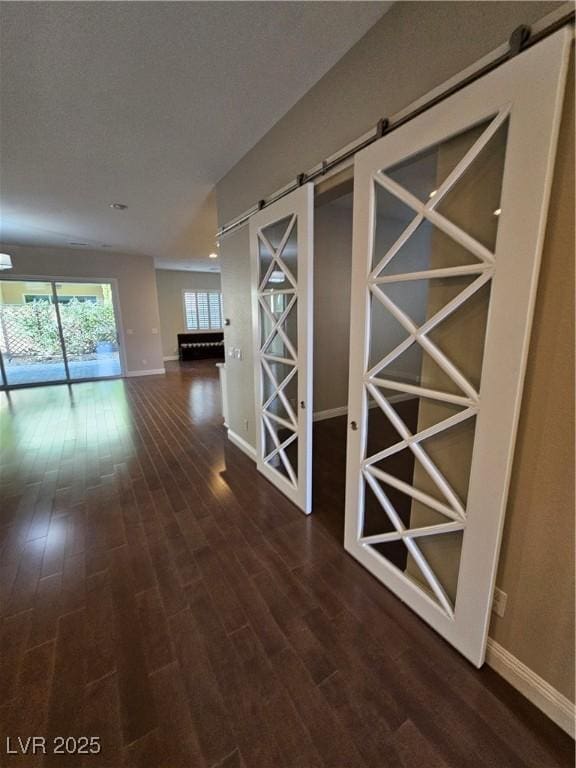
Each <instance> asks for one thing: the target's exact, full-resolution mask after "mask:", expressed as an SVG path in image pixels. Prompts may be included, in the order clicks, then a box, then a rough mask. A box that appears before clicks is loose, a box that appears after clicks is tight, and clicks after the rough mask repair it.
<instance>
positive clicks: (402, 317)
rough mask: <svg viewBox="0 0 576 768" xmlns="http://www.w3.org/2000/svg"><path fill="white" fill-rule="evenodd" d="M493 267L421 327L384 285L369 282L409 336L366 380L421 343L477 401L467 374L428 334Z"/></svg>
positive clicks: (455, 381) (378, 364)
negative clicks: (464, 373)
mask: <svg viewBox="0 0 576 768" xmlns="http://www.w3.org/2000/svg"><path fill="white" fill-rule="evenodd" d="M492 274H493V271H492V269H487V270H484V271H482V273H481V274H480V275H479V276H478V277H477V278H476V280H474V282H472V283H471V284H470V285H468V286H467V287H466V288H464V289H463V290H462V291H461V292H460V293H459V294H458V295H457V296H455V297H454V298H453V299H452V300H451V301H449V302H448V303H447V304H445V305H444V306H443V307H442V308H441V309H439V310H438V311H437V312H436V313H435V314H434V315H433V316H432V317H430V318H429V319H428V320H426V322H425V323H423V324H422V325H420V326H418V325H416V323H415V322H414V321H413V320H412V318H411V317H410V316H409V315H407V314H406V313H405V312H404V311H403V310H402V309H401V308H400V307H399V306H398V305H397V304H395V303H394V302H393V301H392V299H390V298H389V297H388V296H387V295H386V294H385V293H384V292H383V291H382V289H381V288H379V287H378V286H377V285H374V284H372V283H369V288H370V291H371V292H372V294H373V295H374V296H375V297H376V299H378V301H380V303H381V304H383V305H384V306H385V307H386V309H388V311H389V312H390V314H391V315H393V317H395V318H396V320H398V322H399V323H400V324H401V325H402V327H403V328H404V329H405V330H406V331H407V333H408V336H407V338H406V339H404V341H402V342H401V343H400V344H398V345H397V346H396V347H395V348H394V349H393V350H392V351H391V352H389V353H388V354H387V355H386V356H385V357H384V358H382V360H380V361H379V362H378V363H377V364H376V365H375V366H373V367H372V368H371V369H370V370H369V371H368V372H367V373H366V375H365V379H366V380H371V379H373V378H374V377H375V376H377V374H378V373H379V372H380V371H382V369H384V368H386V367H387V366H388V365H390V363H392V362H393V361H394V360H395V359H396V358H397V357H398V356H399V355H401V354H402V353H403V352H404V351H406V350H407V349H408V348H409V347H410V346H412V344H414V343H416V342H417V343H418V344H420V346H421V347H422V348H423V349H424V350H425V351H426V352H427V353H428V354H429V355H430V357H431V358H432V359H433V360H434V362H436V363H437V364H438V365H439V367H440V368H441V369H442V370H443V371H444V373H446V375H447V376H448V377H449V378H450V379H451V380H452V381H453V382H454V383H455V384H456V385H457V387H458V388H459V389H460V390H461V391H462V392H463V393H465V394H466V396H467V397H468V398H470V400H472V401H473V402H478V393H477V392H476V390H475V388H474V387H473V386H472V384H471V383H470V382H469V381H468V379H466V377H465V376H464V375H463V374H462V373H461V372H460V371H459V370H458V368H456V366H455V365H454V363H452V361H451V360H450V358H449V357H448V356H447V355H445V354H444V353H443V352H442V351H441V350H440V349H439V348H438V347H437V346H436V344H434V342H433V341H431V339H429V338H428V337H427V334H428V333H429V332H430V331H432V330H433V329H434V328H436V326H437V325H439V324H440V323H441V322H442V321H443V320H445V319H446V318H447V317H449V316H450V315H451V314H452V313H453V312H455V311H456V310H457V309H458V307H460V306H461V305H462V304H464V302H466V301H467V300H468V299H469V298H470V297H471V296H473V295H474V294H475V293H476V292H477V291H478V290H479V289H480V288H482V286H483V285H484V284H485V283H487V282H488V281H489V280H490V279H491V278H492Z"/></svg>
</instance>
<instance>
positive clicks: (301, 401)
mask: <svg viewBox="0 0 576 768" xmlns="http://www.w3.org/2000/svg"><path fill="white" fill-rule="evenodd" d="M300 408H302V410H304V409H305V408H306V403H305V402H304V400H300Z"/></svg>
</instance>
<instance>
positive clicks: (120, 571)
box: [110, 547, 158, 745]
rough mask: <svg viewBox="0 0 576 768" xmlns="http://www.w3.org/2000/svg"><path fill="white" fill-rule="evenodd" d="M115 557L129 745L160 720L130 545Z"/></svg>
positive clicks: (114, 581)
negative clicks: (142, 628) (151, 679)
mask: <svg viewBox="0 0 576 768" xmlns="http://www.w3.org/2000/svg"><path fill="white" fill-rule="evenodd" d="M111 561H112V564H111V572H110V576H111V581H110V584H111V593H112V605H113V610H114V626H115V628H116V633H115V644H114V647H115V655H116V670H117V674H118V687H119V690H120V712H121V718H122V731H123V734H124V744H126V745H127V744H131V743H132V742H134V741H137V740H138V739H140V738H142V737H143V736H145V735H146V734H147V733H149V732H150V731H151V730H153V729H154V728H156V726H157V724H158V722H157V715H156V709H155V707H154V702H153V698H152V691H151V688H150V684H149V681H148V670H147V669H146V661H145V656H144V649H143V647H142V630H141V627H140V623H139V620H138V613H137V607H136V598H135V595H134V591H133V583H132V580H131V575H130V571H129V566H128V555H127V551H126V548H125V547H121V548H120V549H116V550H114V551H113V552H112V554H111Z"/></svg>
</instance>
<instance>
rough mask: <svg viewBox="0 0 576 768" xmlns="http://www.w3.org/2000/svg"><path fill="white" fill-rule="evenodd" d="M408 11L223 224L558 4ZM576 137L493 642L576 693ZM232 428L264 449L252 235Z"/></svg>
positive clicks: (246, 175)
mask: <svg viewBox="0 0 576 768" xmlns="http://www.w3.org/2000/svg"><path fill="white" fill-rule="evenodd" d="M559 5H560V4H559V3H541V2H520V3H515V2H506V3H504V2H501V3H493V2H473V3H446V2H428V3H418V2H398V3H396V4H395V5H394V6H393V8H392V9H391V10H390V12H389V13H388V14H386V16H385V17H384V18H383V19H382V21H380V22H378V24H376V25H375V26H374V27H373V28H372V30H370V31H369V32H368V34H367V35H366V36H365V37H364V38H363V39H362V40H361V41H360V42H359V43H358V44H357V45H356V46H354V47H353V48H352V49H351V50H350V52H349V53H348V54H347V55H346V56H345V57H344V58H343V59H341V61H340V62H339V63H338V64H337V65H336V66H335V67H334V68H333V69H332V70H331V71H330V72H329V73H328V74H327V75H326V76H325V77H324V78H323V79H322V80H321V81H320V82H319V83H318V84H317V85H316V86H315V87H314V88H312V89H311V90H310V91H309V93H308V94H307V95H306V96H304V98H303V99H301V100H300V102H298V104H296V105H295V106H294V107H293V108H292V109H291V110H290V111H289V112H288V113H287V114H286V115H285V117H284V118H282V119H281V120H280V121H279V122H278V123H277V124H276V125H275V126H274V128H273V129H272V130H271V131H270V132H269V133H268V134H267V135H266V136H265V137H264V138H263V139H262V140H261V141H260V142H258V144H256V146H255V147H254V149H253V150H251V152H249V153H248V154H247V155H246V156H245V157H244V158H243V159H242V160H241V161H240V163H238V165H237V166H236V167H235V168H234V169H232V171H230V173H229V174H228V175H227V176H226V177H224V179H223V180H222V181H221V182H220V183H219V185H218V187H217V197H218V209H219V222H220V223H221V224H223V223H225V222H226V221H227V220H229V219H230V218H232V217H233V216H235V215H238V214H239V213H241V212H242V211H243V210H245V209H246V208H248V207H250V206H251V205H253V204H254V203H255V202H256V201H257V200H258V199H260V198H262V197H265V196H266V195H268V194H270V193H271V192H273V191H274V190H275V189H277V188H279V187H280V186H282V185H283V184H286V183H287V182H288V181H290V180H291V179H293V178H295V176H296V174H297V173H299V172H300V171H302V170H304V169H306V168H308V167H311V166H312V165H314V164H315V163H317V162H318V161H319V160H320V159H321V158H322V157H325V156H327V155H329V154H330V153H332V152H335V151H337V150H338V149H339V148H340V147H341V146H343V145H345V144H346V143H347V142H349V141H352V140H354V139H355V138H356V137H357V136H358V135H360V134H362V133H363V132H365V131H366V130H368V129H369V128H370V127H371V126H372V125H374V124H375V123H376V121H377V120H378V118H380V117H383V116H386V115H389V114H394V113H395V112H397V111H399V110H401V109H402V108H404V107H405V106H406V105H408V104H409V103H410V102H412V101H413V100H415V99H416V98H418V97H419V96H422V95H424V94H425V93H426V92H427V91H429V90H430V89H431V88H433V87H434V86H436V85H438V84H439V83H441V82H443V81H444V80H446V79H447V78H449V77H451V76H452V75H454V74H456V73H457V72H459V71H460V70H462V69H463V68H465V67H466V66H468V65H470V64H472V63H473V62H474V61H476V60H477V59H479V58H480V57H481V56H483V55H484V54H486V53H488V52H489V51H490V50H492V49H493V48H495V47H496V46H498V45H499V44H501V43H502V42H504V41H505V40H506V39H507V38H508V37H509V35H510V32H511V31H512V30H513V29H514V28H515V27H516V26H517V25H518V24H522V23H527V24H530V23H533V22H534V21H535V20H537V19H539V18H541V17H542V16H544V15H545V14H546V13H549V12H550V11H552V10H554V9H555V8H556V7H558V6H559ZM571 142H573V124H572V127H570V126H568V127H566V124H565V127H564V131H563V138H562V143H561V147H560V156H559V164H558V169H557V174H556V181H555V187H554V194H553V200H552V209H551V213H550V219H549V227H548V239H547V244H546V249H545V253H544V263H543V271H542V278H541V281H540V288H539V294H538V303H537V307H536V317H535V329H534V335H533V340H532V345H531V355H530V360H529V368H528V376H527V382H526V393H525V398H524V406H523V411H522V417H521V423H520V430H519V436H518V446H517V452H516V461H515V469H514V473H513V478H512V485H511V491H510V502H509V510H508V517H507V521H506V527H505V531H504V541H503V550H502V557H501V564H500V570H499V574H498V580H497V583H498V585H499V586H500V587H501V588H502V589H503V590H505V591H506V592H507V593H508V607H507V613H506V615H505V617H504V618H503V619H499V618H496V617H495V618H494V619H493V623H492V627H491V636H492V637H494V638H495V639H496V640H497V641H498V642H499V643H501V644H502V645H503V646H504V647H505V648H506V649H508V650H509V651H510V652H511V653H513V654H514V655H515V656H516V657H517V658H518V659H520V661H522V662H524V663H525V664H527V665H528V666H529V667H531V668H532V669H533V670H534V671H535V672H537V673H538V674H539V675H541V676H542V677H543V678H544V679H545V680H547V681H549V682H550V683H551V684H552V685H554V686H555V687H556V688H557V689H558V690H559V691H561V692H562V693H564V694H565V695H566V696H568V697H569V698H571V699H572V700H573V698H574V687H573V680H574V666H573V659H574V642H573V640H574V626H573V620H574V619H573V616H574V579H573V575H574V517H573V515H574V488H573V483H572V478H573V439H572V438H573V434H572V432H573V426H572V425H573V410H572V408H573V349H574V346H573V328H572V321H573V314H574V310H573V259H574V252H573V245H574V234H573V221H572V219H571V216H572V211H573V204H574V201H573V185H574V182H573V177H571V173H573V156H572V155H571V146H572V144H571ZM221 257H222V285H223V292H224V305H225V312H226V315H227V316H228V317H230V319H231V326H230V328H228V329H227V330H226V339H227V343H228V344H233V345H234V346H238V347H241V348H242V349H243V352H244V358H243V360H234V361H229V363H230V364H229V365H228V368H229V371H228V376H229V391H230V399H229V407H230V426H231V428H232V429H233V430H234V431H236V432H237V433H238V434H240V435H242V436H243V437H244V438H245V439H247V440H248V441H249V442H251V443H252V444H254V440H255V432H254V424H253V420H254V406H253V402H254V400H253V373H252V366H253V361H252V354H251V319H250V265H249V241H248V230H247V228H246V227H245V228H243V229H240V230H239V231H237V232H236V233H234V234H232V235H230V236H228V237H227V238H225V239H224V240H223V242H222V244H221Z"/></svg>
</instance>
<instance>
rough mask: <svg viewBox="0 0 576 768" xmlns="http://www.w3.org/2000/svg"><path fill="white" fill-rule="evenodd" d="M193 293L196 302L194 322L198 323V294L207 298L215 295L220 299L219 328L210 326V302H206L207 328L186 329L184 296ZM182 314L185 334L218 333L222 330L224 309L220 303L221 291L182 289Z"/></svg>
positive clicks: (213, 289)
mask: <svg viewBox="0 0 576 768" xmlns="http://www.w3.org/2000/svg"><path fill="white" fill-rule="evenodd" d="M189 293H193V294H194V297H195V301H196V320H197V322H198V320H199V313H198V294H202V293H204V294H206V296H209V295H210V294H214V293H215V294H217V295H218V296H219V297H220V325H219V326H212V325H211V322H212V318H211V315H210V300H209V299H208V301H207V307H208V324H209V327H208V328H189V327H188V314H187V312H186V294H189ZM182 313H183V320H184V323H183V325H184V329H185V333H218V332H219V331H220V332H221V331H223V330H224V307H223V302H222V290H221V289H220V290H218V289H216V288H208V289H204V288H200V289H195V288H183V289H182Z"/></svg>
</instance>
